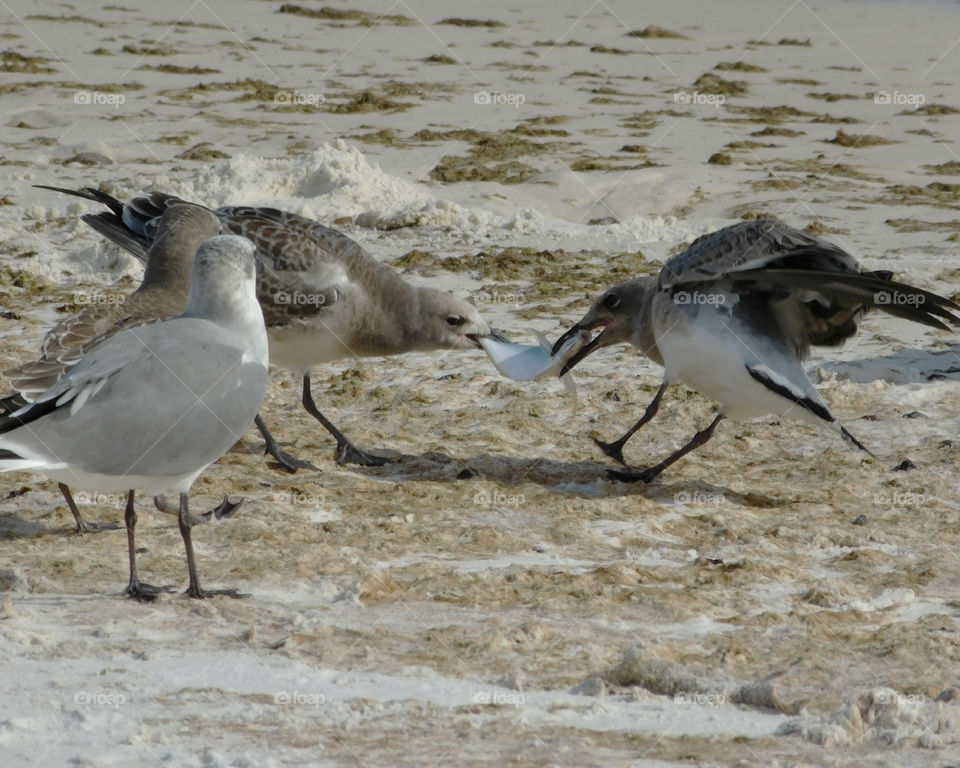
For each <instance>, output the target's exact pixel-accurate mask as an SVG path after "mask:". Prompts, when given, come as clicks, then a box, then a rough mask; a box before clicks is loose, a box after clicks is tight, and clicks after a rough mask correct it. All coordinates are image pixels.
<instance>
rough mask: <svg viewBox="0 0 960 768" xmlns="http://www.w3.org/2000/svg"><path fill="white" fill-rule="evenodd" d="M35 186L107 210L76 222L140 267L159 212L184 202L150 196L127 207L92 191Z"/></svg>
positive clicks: (151, 194)
mask: <svg viewBox="0 0 960 768" xmlns="http://www.w3.org/2000/svg"><path fill="white" fill-rule="evenodd" d="M35 186H36V187H38V188H39V189H49V190H51V191H53V192H60V193H61V194H64V195H71V196H73V197H79V198H81V199H83V200H92V201H93V202H96V203H100V204H102V205H105V206H107V208H109V209H110V210H109V212H108V211H103V212H101V213H87V214H84V215H83V216H81V217H80V218H81V219H82V220H83V221H84V222H85V223H86V224H88V225H89V226H91V227H92V228H93V229H95V230H96V231H97V232H99V233H100V234H101V235H103V236H104V237H106V238H107V239H108V240H111V241H113V242H114V243H116V244H117V245H119V246H120V247H121V248H123V250H125V251H127V252H129V253H131V254H133V255H134V256H135V257H136V258H138V259H139V260H140V261H142V262H144V263H146V261H147V252H148V251H149V250H150V246H151V245H152V243H153V236H154V234H155V232H156V221H157V220H158V219H159V218H160V217H161V216H163V212H164V211H165V210H166V209H167V208H168V207H169V206H170V205H171V204H173V203H181V202H184V201H183V200H181V199H180V198H179V197H176V196H175V195H168V194H166V193H163V192H151V193H150V194H149V195H146V196H144V197H135V198H133V199H132V200H130V201H129V202H127V203H122V202H120V201H119V200H117V198H115V197H113V196H112V195H110V194H108V193H106V192H102V191H101V190H99V189H94V188H93V187H84V188H83V189H64V188H63V187H51V186H48V185H46V184H36V185H35Z"/></svg>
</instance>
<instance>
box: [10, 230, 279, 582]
mask: <svg viewBox="0 0 960 768" xmlns="http://www.w3.org/2000/svg"><path fill="white" fill-rule="evenodd" d="M253 253H254V247H253V245H252V244H251V243H250V242H249V241H247V240H245V239H244V238H241V237H237V236H234V235H218V236H216V237H213V238H211V239H209V240H207V241H206V242H204V243H203V245H201V246H200V249H199V251H198V253H197V256H196V261H195V264H194V267H193V273H192V276H191V283H190V294H189V298H188V300H187V306H186V309H185V311H184V312H183V314H181V315H179V316H178V317H175V318H171V319H169V320H164V321H162V322H158V323H155V324H152V325H144V326H140V327H137V328H130V329H127V330H124V331H120V332H119V333H117V334H115V335H113V336H111V337H110V338H108V339H106V340H104V341H103V342H101V343H100V344H98V345H96V346H95V347H94V348H93V349H91V350H90V351H89V352H87V353H86V354H85V355H84V356H83V357H82V359H80V360H79V361H78V362H77V363H76V364H75V365H73V366H72V367H70V368H69V370H67V372H66V373H65V374H64V375H63V376H62V377H61V378H60V379H59V380H57V381H56V382H55V383H54V384H53V386H51V387H50V388H49V389H48V390H47V391H45V392H43V393H42V394H39V395H37V396H36V397H35V398H34V400H33V402H32V403H30V404H28V405H26V406H24V407H23V408H21V409H19V410H17V411H15V412H14V413H13V414H11V415H10V416H7V417H5V418H3V419H2V420H0V472H11V471H25V472H39V473H41V474H43V475H46V476H47V477H49V478H51V479H53V480H55V481H57V482H59V483H63V484H65V485H69V486H71V487H73V488H79V489H82V490H90V491H103V492H107V493H111V492H120V491H125V492H126V493H127V503H126V511H125V515H124V518H125V521H126V525H127V545H128V551H129V563H130V581H129V583H128V585H127V589H126V593H127V594H128V595H130V596H131V597H135V598H138V599H141V600H149V599H152V598H154V597H155V596H156V595H157V593H158V592H160V591H161V589H166V588H160V587H154V586H152V585H150V584H145V583H143V582H141V581H140V580H139V578H138V575H137V563H136V545H135V543H134V529H135V527H136V522H137V514H136V511H135V509H134V492H135V491H136V490H138V489H139V490H143V491H145V492H147V493H148V494H151V495H156V494H159V493H161V492H163V491H166V490H175V491H177V492H179V494H180V508H179V526H180V534H181V536H182V537H183V543H184V547H185V549H186V555H187V567H188V571H189V576H190V584H189V587H188V589H187V594H189V595H190V596H191V597H198V598H199V597H207V596H208V595H212V594H227V595H231V596H237V593H236V591H235V590H218V591H207V590H205V589H203V587H202V586H201V585H200V580H199V577H198V576H197V566H196V560H195V558H194V553H193V541H192V538H191V529H192V528H193V526H194V525H195V524H196V523H197V522H199V520H200V518H198V517H197V516H194V515H191V514H190V511H189V507H188V494H189V492H190V487H191V486H192V485H193V482H194V480H196V479H197V477H198V476H199V475H200V474H201V473H202V472H203V471H204V469H205V468H206V467H207V466H208V465H209V464H211V463H212V462H214V461H216V460H217V459H218V458H220V456H222V455H223V454H224V453H226V451H227V450H228V449H229V448H230V447H231V446H232V445H233V444H234V443H235V442H236V441H237V440H239V439H240V437H241V436H242V435H243V433H244V432H245V431H246V430H247V429H248V428H249V426H250V423H251V422H252V421H253V418H254V416H256V414H257V411H258V409H259V408H260V404H261V403H262V402H263V398H264V396H265V394H266V390H267V382H268V381H269V370H268V353H267V334H266V329H265V328H264V324H263V314H262V313H261V311H260V306H259V304H258V303H257V299H256V293H255V285H256V272H255V266H254V259H253Z"/></svg>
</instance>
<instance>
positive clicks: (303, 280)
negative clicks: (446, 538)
mask: <svg viewBox="0 0 960 768" xmlns="http://www.w3.org/2000/svg"><path fill="white" fill-rule="evenodd" d="M44 188H45V189H53V190H55V191H57V192H63V193H66V194H70V195H75V196H77V197H82V198H84V199H88V200H93V201H96V202H99V203H102V204H103V205H106V206H107V207H108V208H109V211H105V212H102V213H99V214H85V215H84V216H83V217H82V218H83V220H84V221H85V222H86V223H87V224H89V225H90V226H92V227H93V228H94V229H96V230H97V231H98V232H100V233H101V234H102V235H105V236H106V237H108V238H110V239H111V240H113V241H114V242H116V243H117V244H119V245H120V246H121V247H122V248H124V249H125V250H127V251H129V252H130V253H132V254H133V255H134V256H137V257H138V258H140V259H144V258H145V256H146V253H147V249H148V248H149V247H150V245H151V243H152V241H153V238H154V234H155V231H156V230H155V227H156V225H155V222H156V221H157V220H158V218H159V217H160V216H161V215H162V213H163V211H164V210H165V209H166V208H167V207H168V206H170V205H175V204H178V203H182V202H183V201H182V200H180V199H179V198H177V197H174V196H172V195H167V194H163V193H160V192H154V193H151V194H149V195H147V196H145V197H135V198H133V199H132V200H130V201H129V202H128V203H122V202H120V201H119V200H117V199H116V198H114V197H113V196H111V195H109V194H107V193H105V192H101V191H99V190H97V189H93V188H86V189H83V190H68V189H60V188H57V187H44ZM214 213H215V214H216V215H217V217H218V218H219V219H220V222H221V224H222V226H223V229H224V231H229V232H232V233H234V234H237V235H241V236H243V237H246V238H248V239H249V240H251V241H252V242H253V243H254V245H255V246H256V247H257V254H256V258H257V272H258V281H257V296H258V298H259V300H260V306H261V307H262V308H263V314H264V319H265V320H266V324H267V332H268V334H269V338H270V362H271V364H272V365H274V366H278V367H281V368H287V369H290V370H292V371H294V372H295V373H296V374H298V375H300V376H302V379H303V393H302V403H303V407H304V408H305V409H306V410H307V412H308V413H310V414H311V415H312V416H313V417H314V418H316V419H317V420H318V421H319V422H320V423H321V424H322V425H323V426H324V427H325V428H326V429H327V430H328V431H329V432H330V434H331V435H333V437H334V438H335V439H336V441H337V451H336V459H337V462H338V463H340V464H343V463H357V464H366V465H378V464H382V463H384V461H385V459H384V458H382V457H379V456H374V455H371V454H368V453H366V452H364V451H361V450H359V449H357V448H356V447H354V445H353V444H352V443H351V442H350V441H349V440H348V439H347V438H346V436H344V435H343V433H342V432H340V430H339V429H337V427H336V426H335V425H334V424H333V423H332V422H331V421H330V420H328V419H327V418H326V417H325V416H324V415H323V414H322V413H321V412H320V410H319V409H318V408H317V406H316V403H315V402H314V400H313V396H312V394H311V388H310V370H311V368H312V367H313V366H314V365H318V364H321V363H326V362H332V361H334V360H341V359H345V358H348V357H380V356H387V355H396V354H403V353H406V352H429V351H434V350H441V349H457V348H474V347H479V346H480V345H479V342H478V341H477V340H478V338H481V337H492V338H496V339H499V340H505V339H503V337H502V335H500V334H499V332H497V331H495V330H493V329H491V328H490V326H489V325H488V324H487V323H486V322H485V321H484V320H483V318H482V317H481V316H480V313H479V312H477V310H476V308H475V307H474V306H473V305H471V304H468V303H467V302H466V301H463V300H462V299H460V298H458V297H456V296H454V295H453V294H452V293H450V292H447V291H440V290H436V289H434V288H429V287H424V286H414V285H411V284H409V283H407V282H406V281H405V280H404V279H403V278H402V277H401V276H400V275H399V274H397V273H396V272H395V271H394V270H392V269H390V268H389V267H386V266H384V265H383V264H381V263H380V262H378V261H377V260H376V259H374V258H373V257H372V256H371V255H370V254H368V253H367V252H366V251H365V250H364V249H363V248H361V247H360V245H358V244H357V243H356V242H354V241H353V240H351V239H350V238H349V237H347V236H346V235H344V234H343V233H341V232H338V231H337V230H334V229H330V228H328V227H325V226H323V225H321V224H319V223H317V222H315V221H312V220H310V219H307V218H304V217H303V216H298V215H297V214H294V213H289V212H286V211H280V210H276V209H274V208H260V207H249V206H225V207H222V208H218V209H216V211H214ZM256 424H257V427H258V428H259V429H260V431H261V433H262V434H263V437H264V440H265V441H266V449H267V452H268V453H269V454H271V455H272V456H273V457H274V458H276V459H277V461H279V462H280V464H281V465H282V466H284V467H286V468H287V469H289V470H291V471H295V470H296V469H298V468H302V467H309V466H311V465H310V464H309V463H307V462H305V461H302V460H300V459H296V458H294V457H293V456H290V455H289V454H288V453H287V452H285V451H283V450H281V449H280V447H279V446H278V445H277V443H276V441H275V440H274V438H273V436H272V435H271V434H270V432H269V430H268V429H267V426H266V424H265V423H264V421H263V419H262V417H260V416H257V419H256Z"/></svg>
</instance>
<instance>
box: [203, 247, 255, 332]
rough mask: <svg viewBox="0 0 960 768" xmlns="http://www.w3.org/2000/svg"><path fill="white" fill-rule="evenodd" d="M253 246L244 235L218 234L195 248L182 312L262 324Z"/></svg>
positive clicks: (215, 318) (211, 318) (219, 319)
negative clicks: (185, 305)
mask: <svg viewBox="0 0 960 768" xmlns="http://www.w3.org/2000/svg"><path fill="white" fill-rule="evenodd" d="M255 252H256V247H255V246H254V244H253V243H251V242H250V241H249V240H247V238H245V237H238V236H237V235H217V236H215V237H211V238H209V239H208V240H204V241H203V243H202V244H201V245H200V247H199V249H198V250H197V255H196V258H195V259H194V262H193V274H192V275H191V277H190V296H189V298H188V299H187V308H186V311H185V313H184V314H185V315H189V316H193V317H205V318H208V319H210V320H217V321H224V322H230V323H234V322H242V323H244V324H251V325H252V326H253V327H256V326H258V325H259V327H260V328H262V327H263V313H262V312H261V310H260V304H259V303H258V302H257V293H256V285H257V280H256V274H257V267H256V262H255V260H254V253H255Z"/></svg>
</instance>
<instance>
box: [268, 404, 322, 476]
mask: <svg viewBox="0 0 960 768" xmlns="http://www.w3.org/2000/svg"><path fill="white" fill-rule="evenodd" d="M253 423H254V424H256V425H257V429H259V430H260V434H261V435H263V439H264V441H265V442H266V448H265V450H264V453H265V454H267V453H269V454H270V455H271V456H273V458H275V459H276V460H277V461H278V462H279V463H280V466H281V467H283V468H284V469H285V470H287V471H288V472H296V471H297V470H298V469H316V467H315V466H313V464H311V463H310V462H309V461H304V460H303V459H298V458H296V457H295V456H291V455H290V454H289V453H287V452H286V451H285V450H283V449H282V448H281V447H280V444H279V443H277V441H276V439H275V438H274V436H273V435H271V434H270V430H269V429H267V425H266V422H264V420H263V417H262V416H260V414H259V413H258V414H257V418H255V419H254V420H253Z"/></svg>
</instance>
